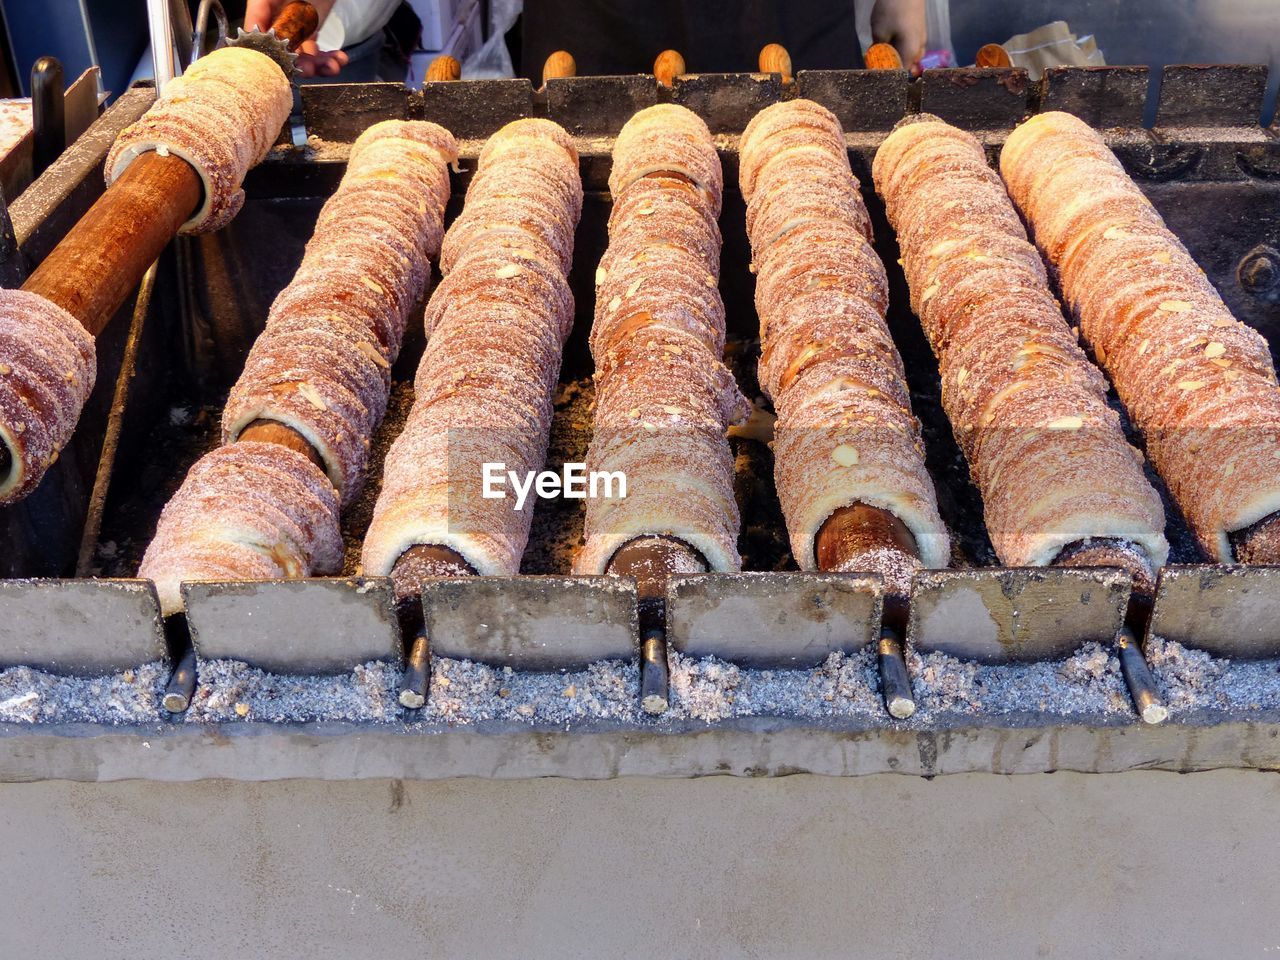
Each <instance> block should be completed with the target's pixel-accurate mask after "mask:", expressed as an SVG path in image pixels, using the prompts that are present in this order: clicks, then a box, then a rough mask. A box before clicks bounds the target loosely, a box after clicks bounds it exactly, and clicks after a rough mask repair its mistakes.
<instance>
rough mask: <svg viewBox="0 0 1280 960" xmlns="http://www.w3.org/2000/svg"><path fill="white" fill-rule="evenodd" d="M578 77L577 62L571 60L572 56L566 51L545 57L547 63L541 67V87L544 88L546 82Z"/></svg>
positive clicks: (559, 51) (558, 51)
mask: <svg viewBox="0 0 1280 960" xmlns="http://www.w3.org/2000/svg"><path fill="white" fill-rule="evenodd" d="M577 75H578V62H577V61H576V60H574V59H573V54H572V53H570V52H569V51H568V50H557V51H556V52H555V53H553V54H551V56H549V57H547V62H546V63H544V64H543V65H542V85H543V86H544V87H545V86H546V85H547V81H548V80H553V79H556V80H559V79H564V78H565V77H576V76H577Z"/></svg>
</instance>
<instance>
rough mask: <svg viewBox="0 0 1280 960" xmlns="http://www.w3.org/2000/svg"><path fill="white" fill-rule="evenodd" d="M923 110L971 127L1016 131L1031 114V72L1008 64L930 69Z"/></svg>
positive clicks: (923, 86) (924, 81)
mask: <svg viewBox="0 0 1280 960" xmlns="http://www.w3.org/2000/svg"><path fill="white" fill-rule="evenodd" d="M920 85H921V86H920V110H921V111H922V112H924V113H932V114H934V115H935V116H938V117H941V118H942V119H943V120H946V121H947V122H948V123H954V124H956V125H957V126H961V127H965V128H966V129H971V130H1012V129H1013V127H1014V125H1015V124H1016V123H1017V122H1018V121H1019V120H1021V119H1022V118H1023V117H1025V116H1026V115H1027V113H1028V103H1027V99H1028V93H1029V89H1030V81H1029V80H1028V79H1027V71H1025V70H1022V69H1018V68H1006V67H981V68H980V67H955V68H951V69H947V70H926V71H925V72H924V75H923V76H922V77H921V78H920Z"/></svg>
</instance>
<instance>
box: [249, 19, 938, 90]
mask: <svg viewBox="0 0 1280 960" xmlns="http://www.w3.org/2000/svg"><path fill="white" fill-rule="evenodd" d="M287 2H288V0H248V2H247V3H246V7H245V28H246V29H249V30H252V29H253V28H254V27H255V26H257V27H260V28H261V29H264V30H265V29H266V28H267V26H269V25H270V23H271V21H272V19H274V17H275V16H276V14H278V13H279V11H280V10H281V9H282V8H283V7H284V6H285V4H286V3H287ZM311 2H312V3H313V4H314V6H315V7H316V10H317V12H318V13H319V14H320V18H321V37H320V39H321V41H322V43H321V44H319V45H318V44H317V42H316V40H315V39H312V40H309V41H307V42H306V43H305V44H303V45H302V47H301V49H300V50H299V53H300V56H299V59H298V66H299V69H300V70H301V71H302V75H303V76H304V77H307V78H321V79H324V78H330V77H336V76H338V75H339V73H341V72H342V70H343V68H344V67H345V66H347V63H348V59H349V53H348V52H346V51H351V50H353V49H354V48H356V47H357V46H359V45H360V44H362V43H367V42H370V41H371V38H373V37H374V36H375V35H376V34H379V33H380V32H381V31H383V29H384V28H385V27H386V26H387V24H388V23H390V22H391V21H392V18H393V17H394V16H395V15H396V13H397V8H398V7H400V6H401V0H311ZM491 2H493V3H495V5H498V4H499V2H500V0H491ZM930 2H934V3H936V2H937V0H930ZM501 5H502V6H503V8H504V10H505V11H507V12H508V13H511V12H514V11H513V10H512V8H513V7H514V6H516V4H513V3H512V2H510V0H508V2H506V3H505V4H501ZM925 10H926V0H852V2H849V0H846V2H843V3H840V2H837V3H832V2H831V0H786V2H782V0H526V2H525V3H524V5H523V15H522V16H521V17H520V20H519V21H518V22H517V23H516V25H515V27H514V28H513V29H512V31H511V33H509V34H508V46H510V47H511V49H512V54H513V57H515V58H516V59H517V63H518V64H519V65H518V66H517V67H516V69H515V72H516V73H518V74H523V75H525V76H528V77H529V78H530V79H531V80H533V81H534V82H535V83H537V82H541V70H542V63H543V61H545V60H546V58H547V57H548V56H550V54H551V53H553V52H554V51H556V50H560V49H566V50H570V51H572V52H573V54H574V57H575V59H576V60H577V63H578V70H579V73H581V74H583V75H592V74H617V73H643V72H647V71H648V70H650V69H651V68H652V66H653V59H654V57H655V56H657V54H658V53H659V52H660V51H662V50H665V49H668V48H671V49H675V50H679V51H680V52H681V53H682V54H683V55H684V57H685V61H686V63H688V65H689V69H690V70H691V71H699V72H738V71H742V70H751V69H754V68H755V63H756V56H757V54H758V53H759V51H760V48H761V47H762V46H764V45H765V44H766V43H775V42H776V43H781V44H782V45H783V46H785V47H786V48H787V49H788V50H789V51H790V53H791V55H792V57H793V58H794V60H795V62H796V64H797V65H803V66H804V67H806V68H810V69H821V68H833V69H838V68H849V67H855V66H858V65H859V56H858V53H857V51H859V50H860V49H861V44H860V43H859V34H860V33H861V34H862V35H863V36H864V37H865V36H866V34H867V32H868V29H869V32H870V36H871V38H872V39H873V40H875V41H876V42H884V43H891V44H893V46H894V47H895V48H897V50H898V53H899V55H900V56H901V57H902V62H903V63H904V64H905V65H907V66H908V67H909V68H911V69H912V70H913V72H917V73H918V72H919V67H920V60H921V57H922V56H923V55H924V52H925V47H926V44H927V41H928V30H927V25H926V15H925ZM331 20H337V21H338V22H339V23H340V27H341V28H340V29H337V30H335V29H334V27H335V25H334V24H332V23H330V21H331ZM508 22H509V20H508ZM860 28H861V29H860ZM326 35H327V36H329V37H336V38H338V40H337V45H338V46H340V47H342V48H345V51H344V50H343V49H336V50H331V51H325V50H322V49H321V46H322V45H332V41H331V43H330V44H323V40H324V38H325V36H326Z"/></svg>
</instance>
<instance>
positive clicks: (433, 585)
mask: <svg viewBox="0 0 1280 960" xmlns="http://www.w3.org/2000/svg"><path fill="white" fill-rule="evenodd" d="M422 615H423V623H424V625H425V627H426V633H427V636H428V637H430V638H431V649H432V652H433V653H435V654H436V655H437V656H441V657H452V658H454V659H459V660H475V661H478V662H481V663H490V664H499V665H503V666H511V667H515V668H517V669H521V670H563V669H568V668H570V667H580V666H584V665H586V664H588V663H593V662H595V661H597V660H618V659H632V658H634V657H635V656H636V649H637V641H638V637H639V632H640V623H639V619H638V616H637V611H636V584H635V580H633V579H632V578H630V577H540V576H523V577H457V578H454V577H442V578H439V579H429V580H424V581H423V583H422Z"/></svg>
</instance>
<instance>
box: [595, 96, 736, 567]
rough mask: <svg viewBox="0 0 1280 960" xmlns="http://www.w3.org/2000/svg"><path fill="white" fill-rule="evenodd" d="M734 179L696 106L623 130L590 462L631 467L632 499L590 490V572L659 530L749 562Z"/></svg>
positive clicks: (605, 272) (730, 562) (605, 268)
mask: <svg viewBox="0 0 1280 960" xmlns="http://www.w3.org/2000/svg"><path fill="white" fill-rule="evenodd" d="M668 142H669V143H670V144H671V146H672V150H671V152H670V153H669V154H666V155H665V156H666V159H665V160H664V159H662V156H663V155H662V153H661V149H660V148H661V145H662V144H663V143H668ZM664 164H665V166H664ZM722 182H723V181H722V174H721V171H720V160H719V157H718V156H717V155H716V152H715V146H714V144H713V143H712V140H711V135H710V133H709V132H707V130H706V125H705V124H703V123H702V121H701V120H700V119H699V118H698V117H697V116H695V115H694V114H692V113H690V112H689V111H688V110H685V109H684V108H682V107H675V106H664V107H661V108H650V109H649V110H642V111H640V112H639V113H637V114H636V115H635V116H634V117H632V118H631V120H629V121H628V122H627V124H626V126H624V127H623V129H622V132H621V133H620V134H619V135H618V139H617V143H616V146H615V148H614V152H613V175H612V176H611V178H610V189H611V190H612V192H613V210H612V213H611V214H610V217H609V247H608V249H607V250H606V251H605V254H604V257H603V258H602V259H601V261H600V268H599V270H598V271H597V272H596V309H595V321H594V323H593V324H592V327H591V352H592V356H594V357H595V361H596V374H595V383H596V409H595V416H594V420H593V424H592V438H591V446H590V449H589V450H588V452H587V469H588V470H589V471H609V472H619V473H622V474H624V475H625V476H626V478H627V496H626V498H625V499H619V498H614V499H604V498H595V499H588V500H587V515H586V525H585V543H584V546H583V548H582V551H581V552H580V553H579V554H578V556H577V557H576V558H575V560H574V571H575V572H576V573H583V574H600V573H604V572H605V571H606V570H607V568H608V566H609V561H610V560H611V559H612V558H613V556H614V554H615V553H617V551H618V549H619V548H620V547H622V546H623V545H625V544H626V543H627V542H628V541H630V540H633V539H635V538H636V537H642V536H646V535H653V536H669V537H675V538H677V539H679V540H681V541H683V542H684V543H687V544H688V545H690V546H691V547H693V548H694V549H696V550H697V551H698V552H699V553H701V555H702V556H703V557H704V558H705V559H706V561H707V565H708V568H709V569H710V570H713V571H736V570H739V569H741V566H742V560H741V558H740V557H739V556H738V550H737V540H738V524H739V516H738V506H737V503H736V502H735V500H734V496H733V456H732V454H731V452H730V450H729V443H728V440H727V438H726V435H725V431H726V429H727V428H728V426H729V425H730V424H732V423H739V422H741V421H743V420H745V419H746V417H747V415H748V414H749V413H750V409H751V408H750V405H749V404H748V403H747V401H746V399H745V398H744V397H743V396H742V394H741V393H740V392H739V390H738V386H737V384H736V383H735V382H734V379H733V375H732V374H731V373H730V372H729V371H728V369H727V368H726V367H725V366H724V363H723V361H722V359H721V358H722V355H723V351H724V337H725V317H724V303H723V301H722V300H721V299H720V291H719V289H718V278H719V276H720V229H719V227H718V226H717V224H716V217H717V215H718V212H719V205H720V193H721V191H722V189H723V188H722Z"/></svg>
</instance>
